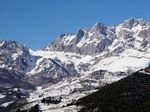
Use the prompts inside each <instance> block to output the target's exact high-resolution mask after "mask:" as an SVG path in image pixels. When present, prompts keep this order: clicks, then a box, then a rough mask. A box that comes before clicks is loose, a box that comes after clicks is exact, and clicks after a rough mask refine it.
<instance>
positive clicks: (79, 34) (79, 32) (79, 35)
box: [76, 29, 84, 38]
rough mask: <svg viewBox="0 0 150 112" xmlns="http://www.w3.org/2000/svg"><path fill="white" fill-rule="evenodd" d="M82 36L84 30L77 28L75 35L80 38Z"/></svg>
mask: <svg viewBox="0 0 150 112" xmlns="http://www.w3.org/2000/svg"><path fill="white" fill-rule="evenodd" d="M82 36H84V32H83V31H82V30H81V29H78V31H77V34H76V37H77V38H80V37H82Z"/></svg>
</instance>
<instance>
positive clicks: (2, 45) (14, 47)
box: [0, 40, 34, 73]
mask: <svg viewBox="0 0 150 112" xmlns="http://www.w3.org/2000/svg"><path fill="white" fill-rule="evenodd" d="M0 57H1V58H0V67H1V68H8V69H14V70H16V71H19V72H22V73H25V72H26V71H28V70H30V69H31V68H32V63H34V60H33V59H32V56H31V55H30V53H29V48H28V47H26V46H24V45H22V44H20V43H18V42H15V41H4V40H0Z"/></svg>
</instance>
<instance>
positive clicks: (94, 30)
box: [90, 22, 105, 33]
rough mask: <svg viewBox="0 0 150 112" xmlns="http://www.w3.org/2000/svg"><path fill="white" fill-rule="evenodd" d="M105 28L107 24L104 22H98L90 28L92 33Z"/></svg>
mask: <svg viewBox="0 0 150 112" xmlns="http://www.w3.org/2000/svg"><path fill="white" fill-rule="evenodd" d="M104 29H105V26H104V24H102V23H100V22H97V23H96V24H95V25H94V26H93V27H92V28H91V30H90V32H91V33H93V32H98V31H100V30H104Z"/></svg>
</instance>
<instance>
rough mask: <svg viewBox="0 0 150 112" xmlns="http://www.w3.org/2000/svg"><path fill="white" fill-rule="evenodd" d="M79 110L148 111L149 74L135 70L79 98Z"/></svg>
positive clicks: (110, 111) (149, 98)
mask: <svg viewBox="0 0 150 112" xmlns="http://www.w3.org/2000/svg"><path fill="white" fill-rule="evenodd" d="M76 105H78V106H83V108H82V109H81V110H80V112H149V111H150V74H149V73H146V72H142V71H139V72H136V73H134V74H132V75H130V76H128V77H126V78H124V79H122V80H120V81H118V82H115V83H113V84H110V85H107V86H104V87H103V88H101V89H100V90H99V91H97V92H95V93H93V94H90V95H89V96H86V97H84V98H81V99H79V100H78V101H77V102H76Z"/></svg>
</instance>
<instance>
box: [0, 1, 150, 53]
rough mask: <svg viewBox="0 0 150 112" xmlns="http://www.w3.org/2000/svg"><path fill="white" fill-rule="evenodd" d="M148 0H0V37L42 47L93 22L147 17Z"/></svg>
mask: <svg viewBox="0 0 150 112" xmlns="http://www.w3.org/2000/svg"><path fill="white" fill-rule="evenodd" d="M149 11H150V0H0V38H1V39H3V40H15V41H17V42H20V43H22V44H24V45H27V46H30V47H31V48H33V49H34V50H37V49H42V48H43V47H45V46H47V45H48V44H50V43H51V42H52V41H54V40H55V38H56V37H57V36H58V35H60V34H62V33H67V34H68V33H73V34H75V33H76V31H77V29H78V28H90V27H92V26H93V25H94V24H95V23H96V22H98V21H99V22H102V23H104V24H105V25H117V24H119V23H121V22H123V21H124V20H125V19H129V18H131V17H135V18H144V19H145V20H149V19H150V14H149V13H150V12H149Z"/></svg>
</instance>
